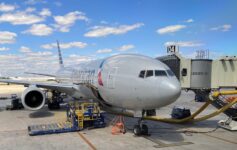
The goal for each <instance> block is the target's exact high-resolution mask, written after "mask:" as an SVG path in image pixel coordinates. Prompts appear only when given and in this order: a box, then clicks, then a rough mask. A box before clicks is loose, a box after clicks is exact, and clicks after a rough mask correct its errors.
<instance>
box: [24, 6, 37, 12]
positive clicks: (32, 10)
mask: <svg viewBox="0 0 237 150" xmlns="http://www.w3.org/2000/svg"><path fill="white" fill-rule="evenodd" d="M34 11H36V9H35V8H33V7H28V8H26V10H25V12H27V13H31V12H34Z"/></svg>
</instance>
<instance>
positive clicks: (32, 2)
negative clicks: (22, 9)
mask: <svg viewBox="0 0 237 150" xmlns="http://www.w3.org/2000/svg"><path fill="white" fill-rule="evenodd" d="M38 3H41V4H46V3H47V1H46V0H27V1H25V4H27V5H35V4H38Z"/></svg>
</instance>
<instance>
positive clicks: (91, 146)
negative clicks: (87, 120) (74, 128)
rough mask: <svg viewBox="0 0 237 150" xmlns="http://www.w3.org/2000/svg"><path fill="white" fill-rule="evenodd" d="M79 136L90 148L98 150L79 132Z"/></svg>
mask: <svg viewBox="0 0 237 150" xmlns="http://www.w3.org/2000/svg"><path fill="white" fill-rule="evenodd" d="M77 134H78V135H79V136H80V137H81V138H82V139H83V140H84V141H85V142H86V143H87V144H88V145H89V146H90V148H91V149H92V150H96V148H95V146H94V145H93V144H92V143H91V142H90V141H89V140H88V139H87V138H86V137H85V136H84V135H83V134H81V133H80V132H77Z"/></svg>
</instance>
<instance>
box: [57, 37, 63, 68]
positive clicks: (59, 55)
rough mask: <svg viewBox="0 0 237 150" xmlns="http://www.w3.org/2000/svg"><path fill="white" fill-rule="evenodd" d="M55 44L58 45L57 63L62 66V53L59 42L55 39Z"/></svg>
mask: <svg viewBox="0 0 237 150" xmlns="http://www.w3.org/2000/svg"><path fill="white" fill-rule="evenodd" d="M57 46H58V58H59V65H60V67H61V68H63V67H64V66H63V58H62V53H61V49H60V45H59V42H58V40H57Z"/></svg>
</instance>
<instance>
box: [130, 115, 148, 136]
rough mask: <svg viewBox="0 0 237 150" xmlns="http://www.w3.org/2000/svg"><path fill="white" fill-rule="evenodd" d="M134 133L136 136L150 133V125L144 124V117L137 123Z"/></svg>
mask: <svg viewBox="0 0 237 150" xmlns="http://www.w3.org/2000/svg"><path fill="white" fill-rule="evenodd" d="M133 133H134V134H135V135H136V136H140V135H148V127H147V125H145V124H142V119H139V120H138V125H135V126H134V128H133Z"/></svg>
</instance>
